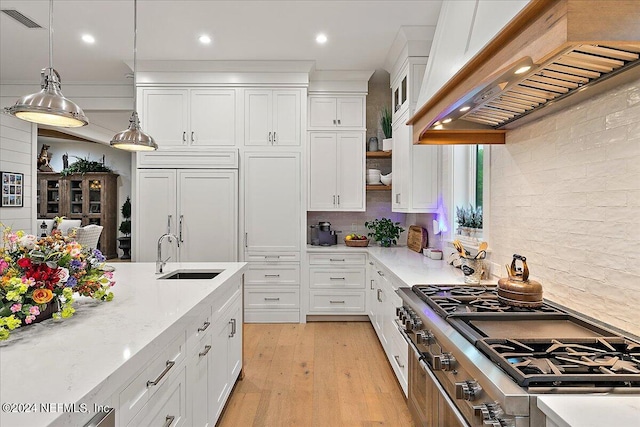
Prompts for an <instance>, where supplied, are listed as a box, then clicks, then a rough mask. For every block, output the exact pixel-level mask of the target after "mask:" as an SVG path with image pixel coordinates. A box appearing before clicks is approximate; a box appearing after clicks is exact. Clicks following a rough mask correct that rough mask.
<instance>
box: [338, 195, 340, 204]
mask: <svg viewBox="0 0 640 427" xmlns="http://www.w3.org/2000/svg"><path fill="white" fill-rule="evenodd" d="M338 206H340V195H339V194H338Z"/></svg>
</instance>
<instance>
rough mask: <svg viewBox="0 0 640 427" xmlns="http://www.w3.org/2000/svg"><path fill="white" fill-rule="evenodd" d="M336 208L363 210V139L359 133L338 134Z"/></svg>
mask: <svg viewBox="0 0 640 427" xmlns="http://www.w3.org/2000/svg"><path fill="white" fill-rule="evenodd" d="M337 158H338V209H339V210H344V211H364V210H365V206H364V205H365V200H366V199H365V185H364V166H365V154H364V139H363V135H362V134H361V133H353V134H351V133H348V134H341V133H339V134H338V155H337Z"/></svg>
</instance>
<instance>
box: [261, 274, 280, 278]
mask: <svg viewBox="0 0 640 427" xmlns="http://www.w3.org/2000/svg"><path fill="white" fill-rule="evenodd" d="M264 277H280V275H279V274H265V275H264Z"/></svg>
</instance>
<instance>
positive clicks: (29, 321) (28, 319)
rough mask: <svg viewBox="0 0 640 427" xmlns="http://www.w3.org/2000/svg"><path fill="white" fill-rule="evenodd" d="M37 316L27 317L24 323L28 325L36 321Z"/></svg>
mask: <svg viewBox="0 0 640 427" xmlns="http://www.w3.org/2000/svg"><path fill="white" fill-rule="evenodd" d="M35 318H36V316H27V317H25V318H24V323H26V324H27V325H28V324H29V323H31V322H33V321H34V320H35Z"/></svg>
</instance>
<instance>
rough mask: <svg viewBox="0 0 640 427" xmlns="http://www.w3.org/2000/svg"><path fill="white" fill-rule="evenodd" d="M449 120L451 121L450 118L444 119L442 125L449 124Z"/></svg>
mask: <svg viewBox="0 0 640 427" xmlns="http://www.w3.org/2000/svg"><path fill="white" fill-rule="evenodd" d="M451 120H453V119H452V118H448V119H444V120H443V121H442V123H443V124H445V125H446V124H447V123H451Z"/></svg>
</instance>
